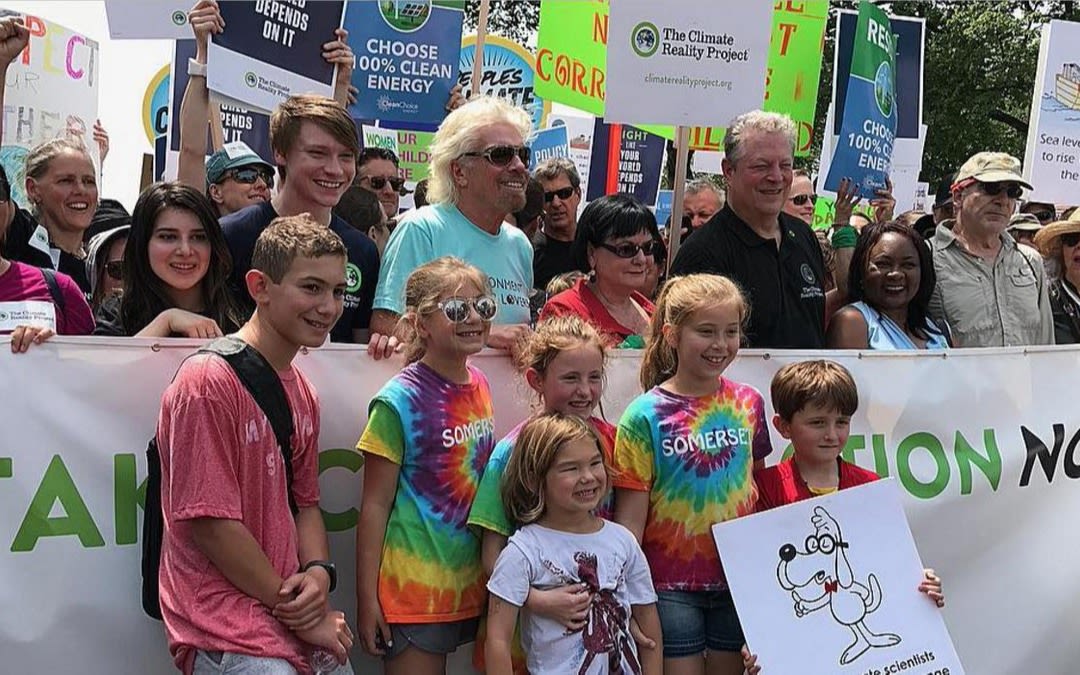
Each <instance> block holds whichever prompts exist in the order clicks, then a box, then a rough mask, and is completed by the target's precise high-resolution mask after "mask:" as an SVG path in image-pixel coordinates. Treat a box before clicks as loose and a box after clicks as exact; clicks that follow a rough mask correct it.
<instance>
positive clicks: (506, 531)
mask: <svg viewBox="0 0 1080 675" xmlns="http://www.w3.org/2000/svg"><path fill="white" fill-rule="evenodd" d="M528 421H529V420H525V421H524V422H522V423H520V424H518V425H517V426H516V427H514V428H513V429H511V430H510V433H508V434H506V436H504V437H503V439H502V440H501V441H499V442H498V443H497V444H496V445H495V449H494V450H493V451H492V452H491V458H490V459H488V462H487V466H486V467H485V468H484V475H483V477H482V478H481V479H480V487H479V489H478V490H477V491H476V500H475V501H474V502H473V505H472V510H471V511H469V525H473V526H476V527H479V528H482V529H485V530H491V531H492V532H497V533H498V534H501V535H503V536H504V537H509V536H510V535H512V534H513V533H514V530H515V529H516V528H515V527H514V525H513V523H511V522H510V516H509V515H507V513H506V507H505V506H503V501H502V477H503V472H504V471H506V465H507V464H508V463H509V462H510V452H511V451H512V450H513V449H514V441H515V440H517V437H518V434H519V433H521V428H522V427H523V426H525V423H526V422H528ZM589 423H590V424H592V427H593V429H595V430H596V435H597V436H599V437H600V444H601V446H602V450H603V453H604V462H605V463H607V466H608V468H609V469H610V467H611V460H612V450H613V448H614V447H615V427H613V426H612V425H610V424H608V423H607V422H605V421H604V420H602V419H600V418H599V417H590V418H589ZM608 487H609V488H610V487H611V486H608ZM614 512H615V496H614V492H613V491H611V490H609V491H608V494H607V496H605V497H604V498H603V499H601V500H600V504H599V505H597V507H596V515H597V516H599V517H601V518H606V519H608V520H611V519H612V517H613V516H614Z"/></svg>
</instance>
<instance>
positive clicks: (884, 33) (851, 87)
mask: <svg viewBox="0 0 1080 675" xmlns="http://www.w3.org/2000/svg"><path fill="white" fill-rule="evenodd" d="M894 40H895V38H894V37H893V33H892V29H891V28H890V26H889V16H888V15H887V14H886V13H885V12H884V11H882V10H881V9H880V8H878V7H877V6H875V5H873V4H871V3H870V2H867V1H866V0H863V1H862V2H860V3H859V21H858V24H857V27H856V29H855V46H854V53H853V54H852V57H851V74H850V75H849V77H848V86H847V98H846V99H845V101H844V111H843V121H842V122H841V123H840V138H838V139H837V141H836V150H835V153H834V154H833V158H832V162H831V164H830V165H829V173H828V175H827V176H826V178H825V186H824V187H825V189H826V190H831V191H833V192H835V191H836V190H837V188H839V187H840V181H841V180H842V179H844V178H850V179H851V180H852V181H853V182H854V183H855V186H856V188H857V190H858V194H859V195H860V196H862V197H864V198H866V199H874V198H875V197H876V194H875V193H876V191H877V190H879V189H882V188H884V187H886V179H887V178H888V175H889V169H890V165H891V163H892V154H893V142H894V140H895V137H896V116H897V115H896V108H897V106H896V43H895V41H894Z"/></svg>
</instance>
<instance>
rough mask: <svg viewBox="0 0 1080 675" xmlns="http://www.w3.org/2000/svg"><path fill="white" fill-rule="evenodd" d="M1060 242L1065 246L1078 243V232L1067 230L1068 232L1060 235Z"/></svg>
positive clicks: (1079, 242) (1079, 237) (1079, 239)
mask: <svg viewBox="0 0 1080 675" xmlns="http://www.w3.org/2000/svg"><path fill="white" fill-rule="evenodd" d="M1061 243H1062V244H1064V245H1066V246H1076V245H1077V244H1080V232H1069V233H1068V234H1063V235H1061Z"/></svg>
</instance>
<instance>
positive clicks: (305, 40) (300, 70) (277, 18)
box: [206, 0, 345, 112]
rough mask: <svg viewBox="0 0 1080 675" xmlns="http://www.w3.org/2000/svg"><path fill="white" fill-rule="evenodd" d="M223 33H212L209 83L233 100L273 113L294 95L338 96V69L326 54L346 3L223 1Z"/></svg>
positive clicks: (207, 75)
mask: <svg viewBox="0 0 1080 675" xmlns="http://www.w3.org/2000/svg"><path fill="white" fill-rule="evenodd" d="M220 7H221V18H222V19H223V20H224V21H225V30H224V32H222V33H220V34H218V35H212V36H211V37H210V50H209V52H208V54H207V64H206V68H207V70H206V82H207V86H208V87H209V88H210V90H211V91H212V92H215V93H216V94H217V95H218V96H219V97H221V98H222V99H227V100H229V102H230V104H232V105H240V106H243V107H245V108H248V109H250V110H254V111H257V112H270V111H271V110H273V109H274V106H276V105H277V104H278V103H280V102H281V101H283V100H285V99H286V98H288V97H289V96H292V95H293V94H320V95H322V96H327V97H329V96H333V94H334V76H335V72H336V68H335V67H334V66H333V65H331V64H330V63H327V62H326V60H325V59H323V57H322V45H323V44H324V43H326V42H330V41H331V40H334V39H335V37H334V30H336V29H337V28H339V27H340V26H341V22H342V20H343V19H344V13H345V2H343V1H342V0H324V1H322V2H303V1H301V0H291V1H289V2H270V1H268V0H254V1H253V2H246V1H245V2H222V3H220Z"/></svg>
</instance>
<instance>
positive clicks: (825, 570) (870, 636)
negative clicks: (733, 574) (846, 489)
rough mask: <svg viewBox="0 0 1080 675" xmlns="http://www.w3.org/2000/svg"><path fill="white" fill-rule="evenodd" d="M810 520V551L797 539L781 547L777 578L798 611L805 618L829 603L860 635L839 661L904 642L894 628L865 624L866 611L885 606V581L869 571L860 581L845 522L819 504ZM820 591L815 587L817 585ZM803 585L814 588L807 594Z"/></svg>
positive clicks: (837, 616) (838, 619)
mask: <svg viewBox="0 0 1080 675" xmlns="http://www.w3.org/2000/svg"><path fill="white" fill-rule="evenodd" d="M810 522H811V524H813V526H814V534H812V535H810V536H808V537H807V538H806V543H805V550H802V551H800V550H799V549H797V548H795V546H794V545H792V544H784V545H783V546H781V547H780V564H779V565H777V567H776V578H777V580H778V581H779V582H780V586H781V587H782V588H783V589H784V590H785V591H791V599H792V600H794V601H795V616H796V617H799V618H802V617H804V616H806V615H807V614H809V613H810V612H815V611H817V610H819V609H821V608H822V607H826V606H828V608H829V611H830V612H831V613H832V616H833V619H835V620H836V622H837V623H839V624H841V625H843V626H847V627H848V629H849V630H851V632H852V633H854V635H855V642H853V643H851V645H850V646H848V648H847V649H845V650H844V653H843V654H841V655H840V665H842V666H846V665H847V664H849V663H852V662H853V661H855V659H857V658H859V657H860V656H862V655H863V654H865V653H866V651H867V650H868V649H870V648H871V647H891V646H893V645H896V644H900V636H899V635H896V634H894V633H874V632H871V630H870V629H869V628H867V627H866V616H867V615H868V614H872V613H873V612H874V611H875V610H876V609H877V608H878V607H879V606H880V605H881V586H880V584H878V580H877V577H876V576H874V575H873V574H870V575H869V576H868V577H867V580H866V585H863V584H861V583H859V582H858V581H856V580H855V575H854V573H853V572H852V570H851V563H849V562H848V559H847V553H846V552H845V549H847V548H848V542H846V541H844V539H843V537H842V536H841V535H840V524H839V523H837V522H836V519H835V518H833V517H832V516H831V515H829V512H828V511H826V510H825V509H824V508H822V507H820V506H815V507H814V512H813V515H812V516H811V517H810ZM815 586H816V587H817V588H818V589H819V590H820V592H819V593H816V594H815V592H814V588H813V587H815ZM800 589H806V590H807V591H809V592H808V593H807V595H806V596H804V595H802V594H801V593H800Z"/></svg>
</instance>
